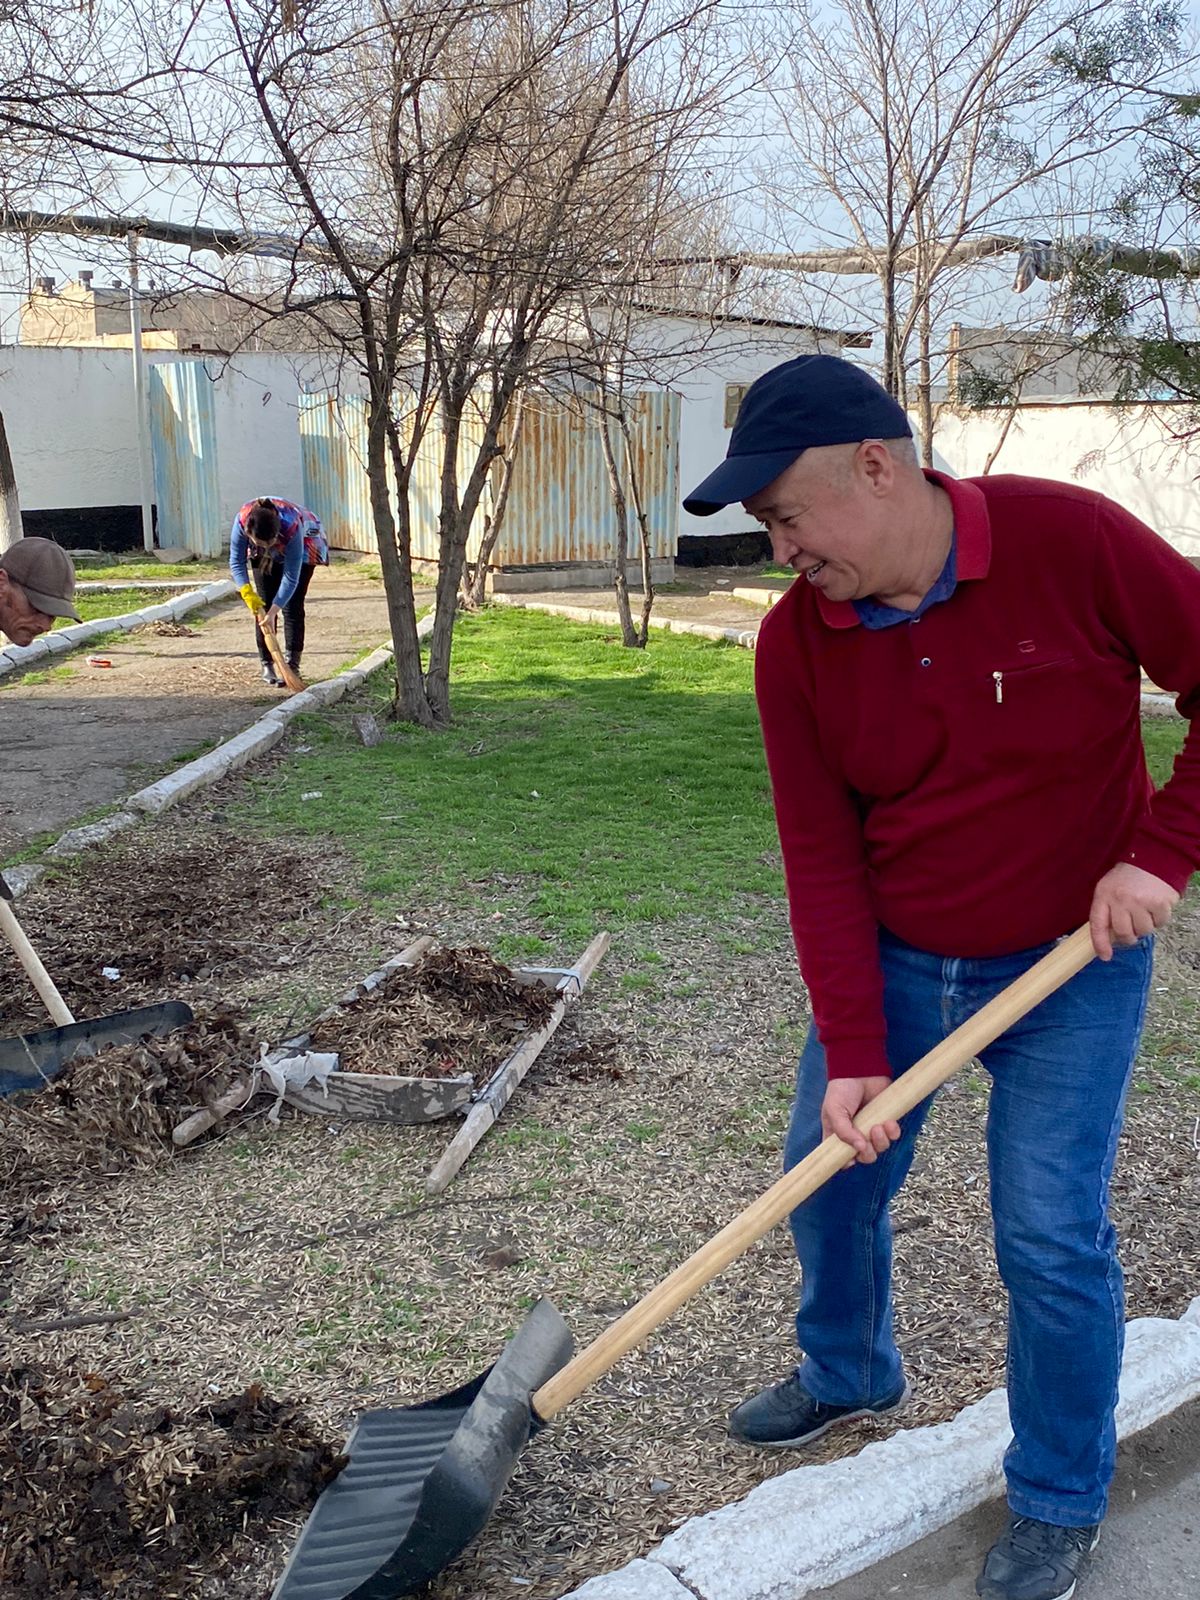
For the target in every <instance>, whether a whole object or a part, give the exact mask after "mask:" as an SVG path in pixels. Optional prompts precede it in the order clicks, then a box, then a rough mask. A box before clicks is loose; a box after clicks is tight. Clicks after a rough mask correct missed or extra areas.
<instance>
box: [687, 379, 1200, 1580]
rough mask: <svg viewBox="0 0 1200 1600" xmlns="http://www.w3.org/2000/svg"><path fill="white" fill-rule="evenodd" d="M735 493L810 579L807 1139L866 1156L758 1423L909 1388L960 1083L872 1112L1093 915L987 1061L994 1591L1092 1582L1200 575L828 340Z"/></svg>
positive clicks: (778, 693) (703, 502)
mask: <svg viewBox="0 0 1200 1600" xmlns="http://www.w3.org/2000/svg"><path fill="white" fill-rule="evenodd" d="M735 501H741V502H742V503H743V504H744V505H745V508H746V510H747V512H749V513H750V514H751V515H752V516H754V517H755V518H756V519H757V520H758V521H759V522H760V523H761V524H762V525H763V526H764V527H765V528H766V529H767V532H768V533H769V535H770V538H771V545H772V550H773V552H774V555H775V559H776V560H777V561H780V562H783V563H785V564H786V565H788V566H790V567H791V568H792V569H793V570H794V571H795V572H796V573H797V575H798V576H797V581H796V582H795V583H793V585H792V586H791V588H790V589H789V590H788V592H787V594H786V595H785V596H784V598H783V599H782V600H781V601H780V602H779V603H778V604H777V605H776V606H775V607H774V609H773V610H772V611H771V613H770V614H769V616H768V617H767V618H766V620H765V622H764V624H763V627H762V631H761V634H760V637H759V645H758V653H757V663H756V691H757V696H758V704H759V712H760V715H761V718H762V726H763V736H764V742H765V745H766V753H767V762H768V767H769V769H770V775H771V784H772V790H773V794H774V801H775V811H776V816H777V820H778V824H779V835H780V840H781V843H782V847H783V858H784V868H785V873H786V878H787V889H788V903H789V909H790V914H791V922H792V929H793V932H794V935H795V941H796V948H797V952H798V955H799V959H800V967H801V971H802V973H803V975H804V978H805V981H806V983H807V985H808V989H809V994H810V997H811V1001H812V1010H813V1019H814V1022H813V1028H812V1031H811V1033H810V1036H809V1039H808V1042H807V1044H806V1045H805V1048H804V1051H803V1054H802V1056H801V1060H800V1066H799V1074H798V1079H797V1090H796V1100H795V1105H794V1108H793V1114H792V1123H791V1128H790V1130H789V1134H788V1139H787V1145H786V1150H785V1164H786V1165H787V1166H788V1167H791V1166H793V1165H794V1164H795V1163H796V1162H798V1161H799V1160H801V1159H802V1158H803V1157H804V1156H805V1155H807V1154H808V1152H809V1151H810V1150H811V1149H813V1148H814V1147H815V1146H816V1145H817V1144H818V1143H819V1142H820V1140H821V1139H822V1138H823V1137H824V1136H825V1135H827V1134H829V1133H835V1134H837V1135H838V1137H839V1138H842V1139H844V1140H845V1141H846V1142H847V1144H849V1145H851V1146H853V1148H854V1150H855V1152H856V1156H857V1161H856V1164H855V1165H853V1166H851V1167H850V1168H848V1169H847V1170H846V1171H845V1172H843V1173H841V1174H839V1176H838V1177H837V1178H835V1179H834V1180H833V1181H832V1182H830V1183H828V1184H826V1185H825V1186H824V1188H823V1189H821V1190H819V1191H818V1192H817V1194H815V1195H814V1196H813V1197H812V1199H811V1200H809V1201H808V1202H806V1204H804V1205H803V1206H800V1207H799V1208H798V1209H797V1210H796V1211H795V1212H794V1213H793V1215H792V1219H791V1222H792V1231H793V1236H794V1238H795V1242H796V1249H797V1254H798V1256H799V1259H800V1264H801V1268H802V1285H801V1297H800V1307H799V1312H798V1315H797V1319H796V1327H797V1338H798V1343H799V1346H800V1349H801V1351H802V1352H803V1358H802V1360H801V1362H800V1365H799V1366H798V1367H797V1368H796V1369H795V1371H794V1372H793V1373H792V1374H791V1375H790V1376H789V1377H788V1378H786V1379H785V1380H784V1381H783V1382H781V1383H778V1384H775V1385H773V1386H771V1387H770V1388H768V1389H765V1390H764V1391H763V1392H762V1393H761V1394H758V1395H755V1396H754V1397H753V1398H751V1399H749V1400H747V1401H745V1402H744V1403H743V1404H742V1405H741V1406H739V1407H738V1408H737V1410H736V1411H735V1412H734V1414H733V1417H732V1419H731V1428H732V1431H733V1432H734V1434H735V1435H736V1436H737V1437H739V1438H742V1439H744V1440H746V1441H748V1442H749V1443H752V1444H757V1445H761V1446H773V1447H788V1446H790V1447H796V1446H803V1445H805V1444H807V1443H809V1442H810V1441H812V1440H813V1439H815V1438H817V1437H818V1436H819V1435H821V1434H822V1433H824V1432H826V1430H827V1429H828V1428H830V1427H833V1426H835V1425H836V1424H838V1423H840V1422H844V1421H848V1420H850V1419H852V1418H855V1417H861V1416H865V1415H870V1414H881V1413H885V1412H887V1411H890V1410H893V1409H895V1408H896V1407H898V1406H900V1405H901V1404H902V1403H903V1402H904V1400H905V1399H906V1398H907V1394H908V1388H907V1384H906V1382H905V1379H904V1373H903V1368H902V1365H901V1360H900V1355H899V1352H898V1350H897V1349H896V1344H895V1340H894V1337H893V1327H892V1289H891V1233H890V1225H889V1220H888V1206H889V1204H890V1202H891V1200H892V1198H893V1197H894V1196H895V1194H896V1192H897V1190H898V1189H899V1187H900V1185H901V1183H902V1182H903V1180H904V1178H905V1176H906V1174H907V1172H908V1169H909V1167H910V1165H911V1162H912V1158H913V1154H914V1146H915V1142H916V1138H917V1135H918V1133H919V1131H920V1128H921V1124H922V1122H923V1121H924V1118H925V1115H926V1113H927V1111H928V1106H929V1103H928V1101H926V1102H924V1103H923V1104H922V1105H921V1106H919V1107H918V1108H917V1109H916V1110H915V1111H913V1112H911V1113H910V1114H909V1115H908V1116H907V1117H905V1118H904V1119H903V1122H902V1123H900V1124H898V1123H896V1122H884V1123H880V1124H878V1125H876V1126H875V1127H874V1128H872V1129H871V1130H870V1132H869V1134H863V1133H861V1132H860V1131H858V1130H857V1129H856V1128H855V1127H854V1126H853V1121H852V1119H853V1118H854V1116H855V1115H856V1114H857V1113H858V1112H859V1111H860V1110H861V1109H862V1108H863V1107H864V1106H866V1105H868V1104H869V1102H870V1101H871V1100H872V1099H873V1098H874V1097H875V1096H876V1095H878V1094H879V1093H880V1092H881V1090H882V1089H883V1088H884V1087H885V1086H886V1084H887V1083H888V1081H889V1080H890V1079H891V1078H892V1077H893V1076H894V1075H896V1074H898V1073H901V1072H904V1071H906V1070H907V1069H908V1068H909V1067H910V1066H912V1064H913V1063H914V1062H915V1061H917V1060H918V1059H919V1058H920V1057H921V1056H922V1055H924V1054H925V1053H926V1052H927V1051H928V1050H930V1049H931V1048H932V1047H933V1046H934V1045H935V1044H937V1043H938V1042H939V1041H940V1040H941V1039H942V1038H944V1037H945V1036H946V1035H947V1034H948V1033H949V1032H951V1031H952V1030H953V1028H955V1027H956V1026H957V1025H958V1024H959V1023H961V1022H962V1021H964V1020H965V1019H966V1018H967V1017H968V1016H970V1015H971V1014H972V1013H973V1012H975V1011H976V1010H978V1009H979V1008H980V1007H981V1006H982V1005H984V1004H986V1002H987V1001H988V1000H989V999H991V998H992V996H993V995H995V994H997V993H999V991H1000V990H1001V989H1003V988H1005V987H1006V986H1007V985H1008V984H1009V983H1011V982H1012V981H1013V980H1014V979H1015V978H1016V977H1018V976H1019V975H1020V974H1021V973H1022V972H1023V971H1025V970H1026V969H1027V968H1028V967H1030V966H1032V965H1033V963H1034V962H1035V961H1037V960H1039V959H1040V958H1041V957H1042V956H1043V955H1044V954H1045V953H1046V951H1047V950H1048V949H1049V948H1050V947H1051V946H1052V945H1053V943H1054V942H1055V941H1056V940H1058V939H1060V938H1062V937H1063V936H1065V935H1066V934H1068V933H1069V932H1070V931H1071V930H1072V929H1074V928H1075V927H1077V926H1078V925H1079V924H1081V923H1083V922H1085V921H1089V922H1090V924H1091V929H1092V939H1093V943H1094V945H1095V949H1096V953H1097V955H1098V956H1099V957H1100V960H1099V961H1098V962H1095V963H1093V964H1092V965H1090V966H1089V967H1087V968H1086V969H1085V970H1084V971H1083V972H1081V973H1080V974H1078V975H1077V976H1076V977H1075V978H1073V979H1072V980H1071V981H1070V982H1069V983H1068V984H1067V985H1066V986H1065V987H1064V988H1062V989H1061V990H1059V991H1058V993H1057V994H1055V995H1053V996H1051V997H1050V998H1049V999H1048V1000H1046V1001H1044V1002H1043V1003H1042V1004H1041V1005H1040V1006H1038V1007H1037V1008H1035V1010H1034V1011H1033V1012H1031V1013H1030V1015H1029V1016H1028V1017H1027V1018H1025V1019H1024V1021H1022V1022H1021V1023H1018V1024H1016V1025H1015V1026H1014V1027H1013V1028H1011V1029H1010V1030H1009V1031H1008V1032H1007V1033H1006V1034H1005V1035H1003V1036H1002V1037H1001V1038H1000V1039H999V1040H997V1042H996V1043H995V1044H994V1045H992V1046H991V1047H990V1048H989V1049H988V1050H987V1051H985V1052H984V1055H983V1058H982V1059H983V1065H984V1067H985V1068H986V1069H987V1071H988V1072H989V1074H990V1075H991V1080H992V1085H991V1097H990V1107H989V1115H988V1157H989V1172H990V1177H991V1202H992V1213H993V1219H994V1224H995V1236H996V1253H997V1261H998V1264H999V1267H1000V1272H1001V1276H1002V1277H1003V1279H1004V1283H1005V1287H1006V1289H1007V1291H1008V1297H1009V1358H1008V1398H1009V1411H1010V1416H1011V1420H1012V1428H1013V1441H1012V1444H1011V1446H1010V1448H1009V1450H1008V1452H1007V1454H1006V1457H1005V1472H1006V1477H1007V1483H1008V1499H1009V1506H1010V1513H1011V1515H1010V1522H1009V1527H1008V1529H1007V1530H1006V1532H1005V1534H1004V1535H1003V1537H1002V1538H1001V1539H1000V1540H999V1542H998V1543H997V1544H996V1546H995V1547H994V1548H993V1549H992V1550H991V1552H990V1553H989V1554H988V1556H987V1559H986V1562H985V1564H984V1568H983V1571H982V1573H981V1575H980V1577H979V1580H978V1583H977V1584H976V1589H977V1592H978V1593H979V1594H980V1595H981V1596H984V1597H985V1600H1066V1597H1067V1596H1068V1595H1070V1594H1071V1592H1072V1591H1073V1589H1074V1586H1075V1580H1076V1576H1077V1574H1078V1572H1079V1570H1080V1568H1081V1566H1082V1565H1083V1562H1084V1558H1085V1556H1086V1555H1087V1553H1088V1552H1089V1551H1090V1550H1091V1549H1092V1548H1093V1547H1094V1545H1095V1543H1096V1540H1097V1538H1098V1535H1099V1524H1100V1522H1101V1520H1102V1518H1103V1516H1104V1514H1105V1510H1106V1507H1107V1493H1108V1485H1109V1482H1110V1480H1111V1477H1112V1471H1113V1463H1114V1456H1115V1448H1116V1434H1115V1427H1114V1422H1113V1411H1114V1407H1115V1404H1116V1399H1117V1381H1118V1376H1119V1373H1120V1364H1121V1353H1122V1338H1123V1330H1124V1300H1123V1294H1122V1282H1121V1273H1120V1267H1119V1265H1118V1263H1117V1258H1116V1240H1115V1234H1114V1231H1113V1228H1112V1225H1111V1222H1110V1221H1109V1218H1108V1211H1107V1208H1108V1188H1109V1180H1110V1177H1111V1173H1112V1167H1113V1161H1114V1157H1115V1151H1116V1143H1117V1137H1118V1133H1119V1131H1120V1125H1121V1118H1122V1112H1123V1107H1124V1100H1125V1094H1126V1090H1127V1087H1128V1082H1129V1078H1130V1074H1131V1072H1132V1069H1133V1063H1134V1060H1135V1058H1136V1055H1137V1049H1138V1043H1139V1039H1140V1035H1141V1028H1142V1021H1143V1017H1144V1013H1145V1004H1146V996H1147V993H1148V990H1149V982H1150V970H1151V954H1152V943H1153V935H1154V933H1155V931H1156V930H1157V929H1159V928H1161V927H1162V926H1163V925H1164V924H1165V923H1166V922H1167V920H1168V918H1169V917H1170V915H1171V910H1172V907H1173V906H1174V904H1175V902H1176V901H1177V900H1178V898H1179V896H1180V894H1181V893H1182V891H1183V889H1184V887H1185V885H1186V883H1187V880H1188V877H1189V875H1190V873H1191V872H1192V871H1193V870H1194V868H1195V867H1196V866H1197V865H1200V721H1195V720H1194V721H1193V724H1192V729H1191V732H1190V735H1189V737H1188V740H1187V743H1186V745H1185V748H1184V750H1183V752H1182V753H1181V755H1180V756H1179V758H1178V760H1177V762H1176V765H1175V770H1174V773H1173V776H1172V778H1171V780H1170V782H1169V783H1167V784H1166V785H1165V786H1164V788H1163V789H1162V790H1160V791H1159V792H1158V793H1155V792H1154V790H1153V788H1152V786H1151V784H1150V781H1149V778H1148V775H1147V771H1146V765H1145V758H1144V755H1143V750H1142V743H1141V733H1140V715H1139V712H1140V673H1141V668H1142V667H1143V666H1144V667H1145V668H1146V670H1147V671H1148V673H1149V675H1150V676H1151V678H1152V679H1153V680H1154V681H1155V682H1156V683H1159V684H1162V685H1163V686H1165V687H1167V688H1170V689H1171V690H1173V691H1174V692H1176V693H1177V694H1178V695H1179V700H1178V702H1177V703H1178V708H1179V710H1180V712H1181V713H1182V714H1183V715H1184V716H1186V717H1189V718H1192V719H1195V718H1197V717H1198V716H1200V572H1197V571H1195V570H1194V569H1193V568H1192V566H1191V565H1190V563H1189V562H1187V561H1186V560H1185V559H1184V558H1183V557H1182V556H1181V555H1179V554H1178V553H1177V552H1175V551H1174V550H1172V549H1171V547H1170V546H1169V545H1167V544H1166V543H1165V541H1163V540H1162V539H1160V538H1159V537H1158V536H1157V535H1156V534H1154V533H1152V532H1151V531H1150V529H1149V528H1147V527H1145V526H1144V525H1143V524H1142V523H1140V522H1138V521H1137V520H1136V518H1134V517H1132V516H1130V515H1129V514H1128V513H1127V512H1125V511H1123V510H1122V509H1121V508H1120V507H1119V506H1117V505H1114V504H1113V503H1112V502H1111V501H1109V500H1105V499H1104V498H1103V497H1101V496H1100V495H1097V494H1094V493H1091V492H1090V491H1088V490H1084V489H1079V488H1075V487H1072V486H1070V485H1066V484H1059V483H1049V482H1044V481H1041V480H1037V479H1032V478H1018V477H997V478H980V479H966V480H954V479H950V478H947V477H944V476H943V475H941V474H939V473H935V472H925V473H922V471H921V470H920V468H919V466H918V464H917V458H916V454H915V451H914V448H913V443H912V438H911V430H910V428H909V424H908V420H907V417H906V416H905V413H904V411H903V410H902V409H901V408H900V407H899V406H898V405H897V404H896V402H895V401H894V400H892V399H891V397H890V396H889V395H888V394H887V393H886V392H885V391H884V390H883V389H882V388H881V387H880V386H879V385H878V384H877V383H876V382H875V381H874V380H873V379H872V378H871V377H869V376H868V375H867V374H866V373H865V372H863V371H861V370H860V369H859V368H857V367H855V366H853V365H851V364H850V363H849V362H845V361H842V360H839V359H837V358H834V357H831V356H805V357H801V358H799V359H798V360H795V361H789V362H786V363H784V364H783V365H782V366H780V367H776V368H774V369H773V370H772V371H771V372H768V373H766V374H765V375H764V376H763V377H762V378H760V379H759V380H758V381H757V382H756V383H754V384H753V385H752V386H751V387H750V389H749V391H748V392H747V394H746V398H745V400H744V401H743V404H742V407H741V410H740V412H739V414H738V418H737V422H736V424H735V426H734V429H733V433H732V435H731V438H730V444H729V452H728V455H727V457H726V459H725V461H724V462H723V463H722V464H721V465H720V466H719V467H718V468H717V469H716V471H715V472H713V473H712V474H710V476H709V477H708V478H707V479H706V480H705V481H704V483H702V484H701V485H700V486H699V488H697V489H696V490H695V491H694V492H693V493H692V494H691V495H690V496H689V498H688V499H687V500H685V501H684V506H685V508H686V509H687V510H689V511H691V512H692V513H694V514H696V515H699V516H704V515H707V514H709V513H711V512H714V511H716V510H718V509H720V508H721V507H722V506H725V505H728V504H731V503H733V502H735Z"/></svg>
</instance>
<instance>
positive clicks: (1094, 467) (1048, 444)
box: [934, 400, 1200, 558]
mask: <svg viewBox="0 0 1200 1600" xmlns="http://www.w3.org/2000/svg"><path fill="white" fill-rule="evenodd" d="M1006 415H1007V413H1005V412H1003V411H981V412H972V413H971V414H970V415H968V416H966V417H961V416H955V415H952V414H950V413H948V412H943V413H942V415H941V416H940V418H939V419H938V422H937V426H936V428H935V431H934V464H935V465H936V466H937V467H939V468H940V469H941V470H942V471H946V472H951V473H953V474H954V475H955V476H956V477H960V478H967V477H974V476H977V475H978V474H979V473H981V472H982V471H983V467H984V464H985V463H986V461H987V458H988V454H989V452H990V451H991V450H992V448H993V447H994V446H995V444H996V442H997V440H998V439H999V438H1000V434H1001V431H1002V429H1003V426H1004V420H1005V416H1006ZM1188 426H1189V424H1188V422H1187V419H1186V418H1185V416H1184V415H1183V413H1182V412H1181V411H1179V410H1178V409H1176V408H1173V407H1170V406H1159V405H1135V406H1129V407H1120V408H1118V407H1114V406H1109V405H1103V404H1100V403H1096V402H1089V401H1062V400H1059V401H1046V402H1044V403H1041V404H1033V405H1023V406H1021V407H1019V408H1018V411H1017V415H1016V417H1015V419H1014V421H1013V424H1012V427H1011V428H1010V429H1009V432H1008V436H1007V437H1006V439H1005V441H1004V444H1003V447H1002V448H1001V450H1000V454H999V455H998V456H997V458H996V460H995V462H994V464H993V466H992V468H991V470H992V472H993V473H1001V472H1019V473H1025V474H1027V475H1029V476H1030V477H1035V478H1055V479H1059V480H1060V481H1063V482H1069V483H1078V484H1081V485H1082V486H1083V487H1084V488H1087V489H1096V490H1098V491H1099V492H1100V493H1101V494H1105V495H1108V497H1109V498H1110V499H1112V500H1116V501H1117V502H1118V503H1119V504H1120V505H1123V506H1124V507H1125V508H1126V510H1128V511H1132V512H1133V514H1134V516H1136V517H1140V518H1141V520H1142V521H1143V522H1145V523H1147V524H1148V525H1149V526H1150V527H1151V528H1153V529H1154V530H1155V532H1156V533H1160V534H1161V535H1162V536H1163V538H1165V539H1167V540H1168V541H1169V542H1170V543H1171V544H1173V545H1174V546H1175V548H1176V549H1177V550H1179V551H1181V552H1182V553H1183V554H1184V555H1186V556H1190V557H1193V558H1200V494H1198V493H1197V484H1196V479H1197V476H1198V475H1200V459H1198V456H1197V449H1196V447H1195V446H1194V445H1193V446H1192V447H1187V446H1181V445H1180V444H1179V443H1178V442H1177V438H1176V436H1177V435H1179V434H1182V433H1185V432H1186V431H1187V429H1188Z"/></svg>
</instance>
